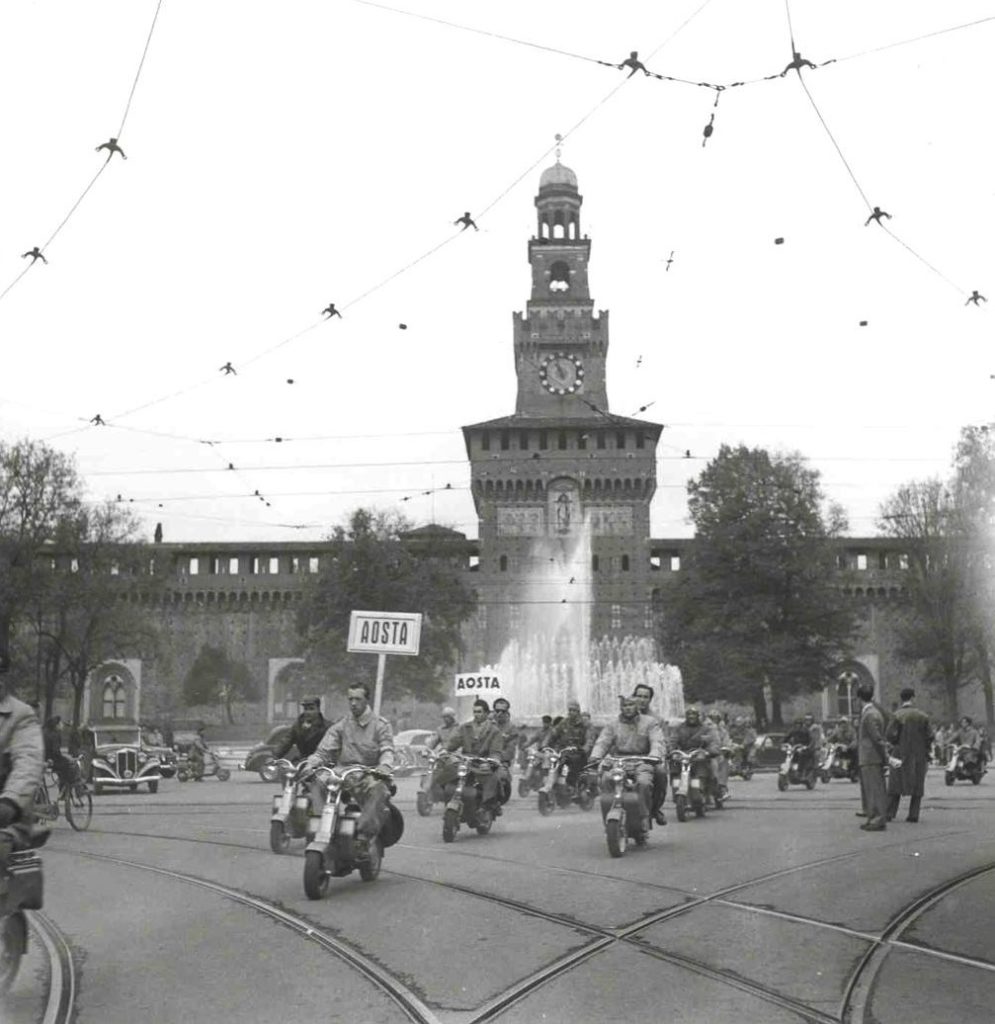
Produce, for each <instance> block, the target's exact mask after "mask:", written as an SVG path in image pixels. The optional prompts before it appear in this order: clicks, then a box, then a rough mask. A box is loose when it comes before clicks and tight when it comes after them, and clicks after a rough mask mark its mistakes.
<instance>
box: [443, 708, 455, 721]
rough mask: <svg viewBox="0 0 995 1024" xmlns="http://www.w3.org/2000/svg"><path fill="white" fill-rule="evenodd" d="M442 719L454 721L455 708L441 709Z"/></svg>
mask: <svg viewBox="0 0 995 1024" xmlns="http://www.w3.org/2000/svg"><path fill="white" fill-rule="evenodd" d="M442 717H443V718H453V719H455V718H456V709H455V708H443V709H442Z"/></svg>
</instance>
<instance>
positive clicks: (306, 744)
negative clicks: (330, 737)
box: [273, 697, 328, 761]
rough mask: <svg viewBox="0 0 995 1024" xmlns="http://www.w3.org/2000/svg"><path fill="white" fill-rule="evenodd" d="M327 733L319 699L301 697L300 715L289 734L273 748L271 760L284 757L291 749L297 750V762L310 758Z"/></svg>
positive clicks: (326, 725) (326, 724)
mask: <svg viewBox="0 0 995 1024" xmlns="http://www.w3.org/2000/svg"><path fill="white" fill-rule="evenodd" d="M327 731H328V722H327V721H326V719H325V717H324V716H323V715H322V713H321V698H320V697H302V698H301V713H300V714H299V715H298V716H297V721H296V722H294V724H293V726H292V727H291V729H290V732H288V733H287V735H286V736H285V737H284V738H283V740H282V742H280V743H278V744H277V745H276V746H275V747H274V748H273V760H274V761H275V760H276V759H277V758H280V757H286V756H287V754H288V753H289V751H290V750H291V748H293V747H296V748H297V757H298V760H303V759H304V758H305V757H310V756H311V755H312V754H313V753H314V752H315V751H316V750H317V749H318V744H319V743H320V742H321V739H322V737H323V736H324V735H325V733H326V732H327Z"/></svg>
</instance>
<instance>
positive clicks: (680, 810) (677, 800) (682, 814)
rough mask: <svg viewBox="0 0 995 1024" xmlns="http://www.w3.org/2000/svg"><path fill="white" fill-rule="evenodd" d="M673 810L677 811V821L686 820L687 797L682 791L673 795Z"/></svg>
mask: <svg viewBox="0 0 995 1024" xmlns="http://www.w3.org/2000/svg"><path fill="white" fill-rule="evenodd" d="M674 810H675V811H676V812H677V820H678V821H687V820H688V798H687V797H686V796H684V794H683V793H678V794H677V796H675V797H674Z"/></svg>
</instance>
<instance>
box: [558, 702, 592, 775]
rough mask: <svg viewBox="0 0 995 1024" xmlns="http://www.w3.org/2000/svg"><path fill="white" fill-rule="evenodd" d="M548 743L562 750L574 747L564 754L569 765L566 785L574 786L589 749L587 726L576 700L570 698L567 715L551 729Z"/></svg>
mask: <svg viewBox="0 0 995 1024" xmlns="http://www.w3.org/2000/svg"><path fill="white" fill-rule="evenodd" d="M549 745H550V746H551V747H553V748H554V749H555V750H562V749H563V748H564V747H575V748H576V749H575V750H572V751H571V752H570V753H569V754H566V755H565V758H566V762H567V764H568V765H569V772H568V774H567V785H568V786H576V785H577V779H578V778H579V777H580V773H581V770H582V769H583V767H584V762H585V761H586V760H587V751H588V749H589V744H588V738H587V726H586V725H585V724H584V719H583V718H581V716H580V704H579V703H578V702H577V701H575V700H572V701H569V702H568V703H567V717H566V718H564V719H563V720H562V721H561V722H560V724H559V725H558V726H556V728H555V729H553V732H552V734H551V735H550V737H549Z"/></svg>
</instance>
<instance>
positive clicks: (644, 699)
mask: <svg viewBox="0 0 995 1024" xmlns="http://www.w3.org/2000/svg"><path fill="white" fill-rule="evenodd" d="M653 693H654V690H653V687H652V686H650V685H649V684H648V683H639V684H638V685H637V686H636V687H635V689H633V691H632V696H633V697H635V698H636V705H637V706H638V708H639V713H640V714H641V715H649V716H650V717H651V718H653V719H655V720H656V722H657V724H658V725H659V726H660V732H662V733H663V751H664V756H663V760H662V761H661V762H660V763H659V764H658V765H653V802H652V804H651V805H650V813H651V814H652V815H653V820H654V821H655V822H656V823H657V824H658V825H666V824H667V815H666V814H664V812H663V802H664V800H666V799H667V780H668V778H669V777H670V772H669V771H668V770H667V756H666V755H667V753H668V749H669V746H670V727H669V726H668V725H667V723H666V722H665V721H663V719H662V718H659V717H658V716H657V715H654V714H653V712H652V711H650V703H651V702H652V700H653Z"/></svg>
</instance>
